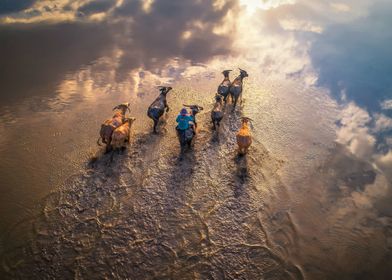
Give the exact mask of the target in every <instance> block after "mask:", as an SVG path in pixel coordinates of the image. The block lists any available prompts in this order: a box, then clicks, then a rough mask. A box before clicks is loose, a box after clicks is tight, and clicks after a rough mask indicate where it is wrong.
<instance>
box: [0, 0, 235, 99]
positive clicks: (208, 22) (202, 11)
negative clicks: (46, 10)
mask: <svg viewBox="0 0 392 280" xmlns="http://www.w3.org/2000/svg"><path fill="white" fill-rule="evenodd" d="M150 4H151V5H150V6H146V3H145V2H143V1H134V0H128V1H124V2H123V4H122V5H121V6H118V7H117V6H116V7H115V6H114V5H115V1H101V0H96V1H91V2H88V3H86V4H85V5H82V6H80V7H79V8H78V10H75V11H74V14H75V15H76V19H75V20H74V21H71V22H68V23H57V24H54V23H47V22H45V21H42V22H40V23H36V24H23V25H18V24H3V25H2V26H0V40H1V42H2V44H1V45H0V60H1V61H2V63H1V66H0V84H1V89H2V92H3V94H2V96H1V100H8V99H14V98H15V97H17V96H19V97H20V96H22V97H25V96H29V95H32V94H35V93H36V92H38V91H40V92H53V91H54V90H53V88H52V89H49V90H48V89H47V88H48V86H49V85H55V84H56V83H58V82H59V81H60V80H61V79H62V78H63V76H64V75H65V74H66V73H68V72H72V71H76V70H78V69H79V68H80V67H81V66H83V65H86V64H88V63H91V62H92V61H94V60H96V59H98V58H99V57H101V56H103V55H108V54H109V53H111V55H112V54H113V53H115V52H117V53H119V54H121V55H120V57H119V61H118V64H117V66H113V67H116V69H115V70H116V77H117V80H118V81H119V82H121V81H123V80H124V79H125V78H127V77H129V75H128V74H129V72H130V71H132V70H134V69H140V68H141V69H143V70H148V71H152V72H155V73H159V71H160V70H162V69H163V68H164V67H166V64H167V63H168V62H169V61H170V60H171V59H174V58H180V59H184V60H186V61H190V62H191V63H192V62H194V63H200V62H204V61H206V60H208V59H210V58H211V57H213V56H216V55H223V54H227V53H229V51H230V46H231V42H232V39H233V38H230V36H229V35H224V34H217V33H216V32H214V28H216V27H218V26H220V25H221V24H223V19H224V18H225V16H226V15H227V13H228V12H229V11H233V10H235V8H236V7H237V6H236V5H237V4H236V1H234V0H230V1H226V2H225V3H223V5H221V6H220V7H216V6H215V4H214V1H211V0H209V1H182V0H161V1H155V2H151V3H150ZM15 7H16V6H15ZM70 8H71V6H69V5H68V6H66V7H65V8H64V9H66V11H67V13H69V9H70ZM64 11H65V10H64ZM97 13H101V14H104V15H105V17H104V19H103V20H101V21H99V23H94V22H91V21H92V19H91V18H90V17H89V15H93V14H97ZM110 51H111V52H110ZM43 87H45V88H46V90H45V89H44V88H43Z"/></svg>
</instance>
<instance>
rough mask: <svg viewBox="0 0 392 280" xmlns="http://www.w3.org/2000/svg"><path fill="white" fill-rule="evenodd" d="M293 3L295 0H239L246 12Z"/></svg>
mask: <svg viewBox="0 0 392 280" xmlns="http://www.w3.org/2000/svg"><path fill="white" fill-rule="evenodd" d="M294 3H295V0H240V4H241V6H244V7H245V9H246V11H247V12H248V13H254V12H255V11H257V10H258V9H261V10H269V9H273V8H276V7H279V6H280V5H285V4H294Z"/></svg>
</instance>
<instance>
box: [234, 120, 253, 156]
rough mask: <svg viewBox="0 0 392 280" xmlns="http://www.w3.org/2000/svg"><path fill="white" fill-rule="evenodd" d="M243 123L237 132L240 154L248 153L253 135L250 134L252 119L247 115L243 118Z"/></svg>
mask: <svg viewBox="0 0 392 280" xmlns="http://www.w3.org/2000/svg"><path fill="white" fill-rule="evenodd" d="M241 121H242V125H241V128H240V130H239V131H238V133H237V144H238V153H239V154H240V155H243V154H246V153H247V152H248V149H249V147H250V145H251V144H252V136H251V134H250V129H249V122H250V121H252V119H250V118H247V117H242V118H241Z"/></svg>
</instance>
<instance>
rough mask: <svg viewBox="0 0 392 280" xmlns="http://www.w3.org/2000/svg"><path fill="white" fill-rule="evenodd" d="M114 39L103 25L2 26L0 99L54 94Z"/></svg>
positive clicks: (102, 51)
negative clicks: (65, 76)
mask: <svg viewBox="0 0 392 280" xmlns="http://www.w3.org/2000/svg"><path fill="white" fill-rule="evenodd" d="M111 37H112V36H111V34H110V32H109V29H107V28H106V27H105V28H104V27H103V26H102V25H100V24H82V23H72V24H57V25H43V24H42V25H34V26H29V25H17V26H3V27H1V28H0V41H1V44H0V60H1V64H0V85H1V92H2V94H1V96H0V100H1V101H2V102H5V101H10V100H15V99H17V98H20V97H27V96H29V95H33V94H39V95H45V94H47V95H48V94H52V92H53V91H54V88H55V86H56V84H57V83H58V82H59V81H60V80H61V79H63V77H64V75H65V74H66V73H68V72H71V71H76V70H78V69H79V68H80V66H81V65H83V64H87V63H89V62H91V61H93V60H95V59H97V58H99V57H100V56H101V55H102V54H103V53H104V50H105V49H108V48H109V46H111V43H112V42H113V40H112V39H111Z"/></svg>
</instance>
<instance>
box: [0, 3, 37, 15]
mask: <svg viewBox="0 0 392 280" xmlns="http://www.w3.org/2000/svg"><path fill="white" fill-rule="evenodd" d="M36 1H37V0H1V1H0V15H4V14H8V13H14V12H18V11H21V10H24V9H27V8H29V7H31V6H32V5H33V4H34V3H35V2H36Z"/></svg>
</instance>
